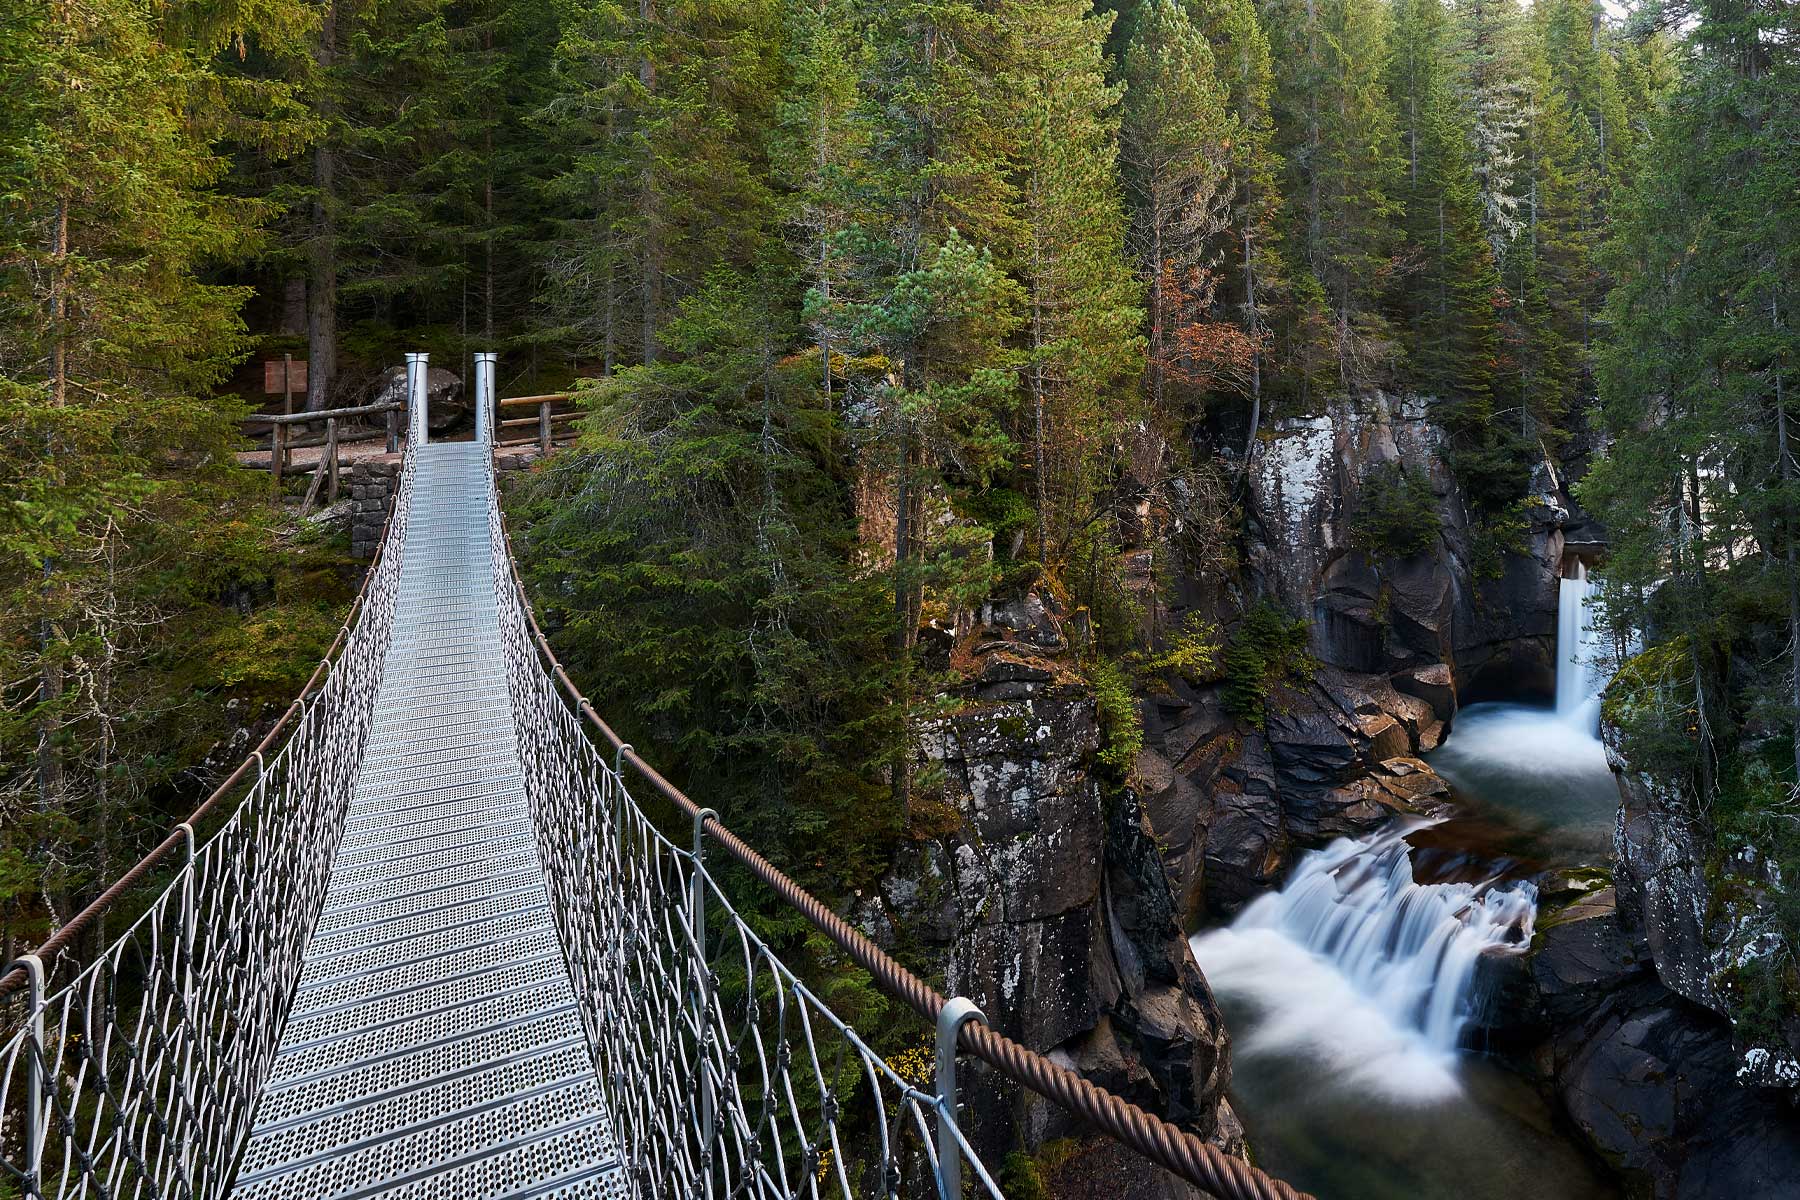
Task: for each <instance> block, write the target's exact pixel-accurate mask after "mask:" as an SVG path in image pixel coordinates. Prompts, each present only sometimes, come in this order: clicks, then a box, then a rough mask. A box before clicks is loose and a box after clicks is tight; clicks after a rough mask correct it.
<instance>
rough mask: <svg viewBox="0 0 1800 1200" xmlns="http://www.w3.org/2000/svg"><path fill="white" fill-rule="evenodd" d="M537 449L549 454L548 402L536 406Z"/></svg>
mask: <svg viewBox="0 0 1800 1200" xmlns="http://www.w3.org/2000/svg"><path fill="white" fill-rule="evenodd" d="M538 449H539V450H541V451H543V452H544V453H545V454H548V453H550V402H549V401H548V400H546V401H544V402H543V403H542V404H540V405H538Z"/></svg>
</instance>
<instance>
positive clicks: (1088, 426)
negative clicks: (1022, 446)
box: [1001, 0, 1142, 566]
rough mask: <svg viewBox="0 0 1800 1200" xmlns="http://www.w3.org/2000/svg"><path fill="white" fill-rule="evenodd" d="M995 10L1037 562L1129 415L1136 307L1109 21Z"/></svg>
mask: <svg viewBox="0 0 1800 1200" xmlns="http://www.w3.org/2000/svg"><path fill="white" fill-rule="evenodd" d="M1001 19H1002V21H1003V23H1004V25H1005V27H1006V28H1007V30H1008V31H1009V33H1010V35H1011V42H1010V44H1009V45H1008V46H1007V47H1006V50H1007V58H1008V63H1007V72H1006V75H1007V77H1006V79H1005V82H1004V87H1005V89H1006V91H1007V92H1008V93H1009V94H1010V95H1012V96H1015V97H1016V103H1017V104H1018V106H1019V112H1020V118H1021V119H1020V122H1019V128H1020V138H1019V144H1018V147H1017V149H1016V150H1015V151H1014V154H1013V160H1014V176H1015V179H1016V180H1017V183H1018V190H1019V215H1018V219H1017V227H1018V229H1019V231H1020V234H1021V236H1022V239H1023V244H1022V245H1021V247H1020V249H1019V252H1018V254H1017V259H1018V262H1019V264H1020V266H1019V273H1020V282H1021V283H1022V284H1023V286H1024V289H1025V296H1026V302H1027V304H1028V306H1029V315H1028V318H1027V323H1026V326H1025V330H1024V334H1025V346H1026V359H1025V363H1024V367H1025V379H1026V392H1027V403H1028V404H1029V406H1030V413H1029V417H1028V428H1027V435H1026V439H1025V440H1027V441H1028V442H1029V444H1030V446H1031V470H1030V477H1031V481H1032V486H1031V491H1032V495H1033V502H1034V507H1035V509H1036V515H1037V531H1036V532H1037V537H1036V552H1037V557H1038V560H1039V562H1040V563H1043V564H1045V565H1046V566H1048V565H1050V563H1051V560H1052V558H1053V556H1054V557H1060V554H1061V550H1060V547H1062V546H1063V545H1064V544H1065V542H1066V539H1067V538H1068V537H1069V536H1070V535H1071V534H1072V533H1074V532H1075V531H1077V530H1078V529H1080V528H1081V527H1082V526H1083V525H1085V524H1086V523H1087V522H1088V521H1089V519H1090V514H1089V509H1090V508H1091V507H1092V506H1093V504H1094V502H1095V500H1094V497H1095V493H1096V490H1097V487H1098V486H1099V485H1100V484H1101V482H1102V481H1106V480H1108V479H1109V477H1110V476H1111V475H1112V473H1113V472H1112V471H1111V470H1110V469H1109V464H1108V462H1107V459H1108V455H1107V448H1108V447H1109V446H1112V445H1116V444H1117V434H1118V432H1119V430H1120V429H1122V428H1124V427H1126V426H1127V425H1128V424H1129V423H1130V422H1131V420H1132V417H1133V415H1134V414H1133V406H1132V405H1130V404H1129V403H1128V397H1129V396H1130V395H1131V393H1132V392H1133V391H1135V387H1134V386H1133V385H1135V383H1136V376H1137V374H1138V372H1139V369H1140V367H1141V364H1142V357H1141V355H1142V346H1141V342H1140V337H1139V334H1138V328H1137V327H1138V322H1139V320H1140V319H1141V316H1142V312H1141V310H1140V309H1139V308H1138V307H1137V295H1136V286H1135V283H1134V281H1133V278H1132V274H1131V270H1130V268H1129V266H1128V265H1127V263H1126V260H1125V249H1124V232H1125V215H1124V211H1123V209H1124V206H1123V204H1122V201H1121V197H1120V194H1119V188H1118V183H1117V178H1118V177H1117V175H1116V173H1115V172H1116V165H1117V138H1118V123H1119V117H1118V112H1117V106H1118V99H1119V89H1117V88H1115V87H1111V86H1108V84H1107V82H1106V70H1105V60H1104V44H1105V40H1106V32H1107V29H1108V27H1109V26H1110V25H1111V23H1112V22H1111V18H1110V17H1096V16H1093V15H1091V5H1090V3H1089V2H1088V0H1058V2H1055V3H1042V2H1038V0H1032V2H1029V3H1028V2H1024V0H1019V2H1016V3H1012V4H1009V5H1007V6H1006V7H1005V8H1003V10H1002V14H1001ZM1052 537H1054V539H1055V543H1054V544H1055V546H1056V547H1058V549H1057V550H1055V551H1053V543H1052Z"/></svg>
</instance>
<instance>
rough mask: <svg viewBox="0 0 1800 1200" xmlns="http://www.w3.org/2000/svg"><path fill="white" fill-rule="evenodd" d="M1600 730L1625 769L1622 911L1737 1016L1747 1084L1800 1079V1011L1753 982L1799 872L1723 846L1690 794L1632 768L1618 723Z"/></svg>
mask: <svg viewBox="0 0 1800 1200" xmlns="http://www.w3.org/2000/svg"><path fill="white" fill-rule="evenodd" d="M1602 732H1603V734H1604V735H1605V738H1606V743H1607V755H1608V757H1609V759H1610V760H1611V761H1612V764H1613V768H1614V770H1615V772H1617V774H1618V776H1619V790H1620V803H1619V820H1618V826H1617V828H1616V829H1615V830H1614V832H1613V856H1614V861H1615V865H1616V870H1617V876H1618V885H1619V912H1620V915H1621V917H1622V918H1623V919H1624V921H1625V922H1626V924H1627V925H1628V927H1629V928H1631V929H1632V930H1633V931H1634V933H1635V934H1636V935H1637V936H1638V937H1640V938H1641V939H1642V941H1643V942H1644V945H1645V947H1646V950H1647V952H1648V954H1649V957H1650V960H1651V962H1652V963H1653V964H1654V966H1655V968H1656V975H1657V977H1658V979H1659V980H1660V981H1661V982H1662V984H1663V985H1664V986H1665V987H1667V988H1668V989H1669V990H1670V991H1671V992H1674V993H1675V994H1676V995H1678V996H1681V997H1682V998H1683V999H1686V1000H1688V1001H1691V1002H1692V1003H1694V1004H1696V1005H1699V1006H1701V1007H1703V1008H1706V1009H1708V1010H1710V1011H1711V1012H1713V1013H1715V1014H1717V1015H1718V1016H1720V1017H1722V1018H1724V1019H1725V1020H1726V1021H1728V1022H1729V1023H1730V1024H1731V1027H1732V1030H1733V1034H1734V1038H1733V1040H1734V1043H1735V1054H1734V1055H1733V1062H1734V1066H1733V1071H1732V1073H1733V1075H1734V1076H1735V1077H1736V1078H1737V1079H1738V1080H1739V1081H1740V1082H1742V1083H1743V1084H1744V1085H1745V1086H1747V1087H1772V1088H1784V1089H1789V1090H1796V1089H1800V1010H1797V1009H1796V1008H1795V1007H1794V1006H1793V1005H1792V1004H1791V1003H1784V1004H1781V1005H1780V1006H1779V1010H1778V1011H1776V1012H1774V1013H1769V1012H1760V1011H1759V1012H1754V1013H1753V1012H1752V1011H1751V1010H1752V1008H1753V1007H1756V1006H1755V1004H1754V1002H1753V1000H1752V997H1751V996H1750V995H1749V994H1747V993H1748V990H1749V989H1747V987H1746V984H1747V982H1748V981H1750V980H1752V979H1754V978H1755V977H1756V976H1757V975H1758V974H1759V972H1761V971H1762V970H1765V969H1774V968H1775V965H1776V958H1777V956H1778V955H1780V954H1781V953H1782V951H1783V936H1782V933H1781V932H1780V930H1779V928H1778V922H1779V920H1780V918H1779V916H1778V915H1777V908H1778V906H1782V905H1784V904H1785V905H1789V906H1791V905H1792V904H1793V903H1794V901H1793V898H1792V897H1791V895H1790V893H1789V889H1790V888H1791V887H1792V886H1793V881H1792V880H1784V879H1782V878H1781V871H1780V869H1779V868H1778V867H1777V866H1776V864H1775V863H1773V862H1771V861H1770V860H1769V859H1768V858H1766V857H1764V856H1763V855H1762V854H1760V853H1759V852H1758V851H1757V849H1756V848H1755V847H1754V846H1751V845H1749V844H1747V843H1746V844H1742V845H1738V846H1736V847H1735V848H1732V849H1729V850H1727V849H1722V848H1721V847H1720V846H1719V842H1718V839H1717V838H1716V837H1715V836H1714V831H1713V830H1712V829H1711V828H1710V827H1709V825H1708V822H1707V821H1706V818H1705V815H1704V814H1703V813H1701V812H1700V811H1699V810H1698V807H1697V806H1696V805H1695V803H1694V801H1693V798H1692V797H1691V796H1688V795H1687V794H1685V792H1683V790H1682V789H1680V788H1677V787H1673V786H1671V785H1669V784H1668V783H1666V782H1664V781H1661V780H1658V779H1656V778H1654V777H1652V776H1651V775H1650V774H1648V773H1646V772H1644V771H1640V770H1636V769H1634V768H1633V766H1632V764H1630V763H1629V762H1627V761H1626V759H1625V757H1624V755H1623V753H1622V750H1621V746H1620V740H1621V739H1620V737H1619V734H1618V730H1617V729H1616V728H1615V727H1613V726H1612V725H1611V724H1610V722H1609V723H1607V724H1606V725H1605V726H1604V727H1603V731H1602Z"/></svg>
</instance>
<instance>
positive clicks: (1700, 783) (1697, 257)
mask: <svg viewBox="0 0 1800 1200" xmlns="http://www.w3.org/2000/svg"><path fill="white" fill-rule="evenodd" d="M1698 17H1699V20H1698V24H1697V26H1696V28H1695V30H1694V32H1693V35H1692V43H1693V45H1694V47H1695V51H1696V54H1695V59H1694V62H1693V63H1692V65H1691V66H1690V68H1689V71H1688V74H1687V75H1686V77H1685V79H1684V80H1683V82H1682V85H1681V86H1680V88H1679V89H1678V90H1677V92H1676V93H1675V95H1674V97H1673V99H1672V101H1671V103H1670V106H1669V109H1668V111H1667V113H1666V115H1664V116H1663V117H1662V118H1661V119H1660V120H1658V121H1656V122H1654V123H1653V124H1652V130H1653V136H1652V141H1651V143H1650V146H1649V148H1648V151H1647V153H1646V155H1645V157H1644V159H1643V162H1642V166H1641V169H1639V170H1638V171H1637V172H1635V175H1634V179H1633V181H1632V184H1631V186H1630V188H1629V189H1628V190H1627V191H1626V193H1625V199H1624V200H1623V202H1622V211H1621V213H1620V215H1619V221H1618V231H1617V235H1616V238H1615V243H1614V247H1613V249H1612V253H1611V255H1610V263H1611V266H1612V268H1613V270H1614V272H1615V273H1616V275H1617V277H1618V280H1619V282H1618V286H1617V287H1616V289H1615V290H1614V292H1613V294H1612V296H1611V297H1610V298H1609V301H1608V309H1607V314H1608V318H1609V325H1610V326H1611V329H1612V331H1613V332H1612V336H1611V337H1610V339H1609V340H1608V343H1607V345H1606V347H1605V352H1604V354H1603V356H1602V358H1601V360H1600V382H1601V397H1602V401H1603V409H1602V419H1603V421H1604V423H1605V426H1606V428H1607V429H1608V430H1609V431H1611V432H1612V433H1613V434H1614V435H1615V437H1616V440H1615V441H1614V442H1613V444H1612V446H1611V447H1610V449H1609V451H1608V453H1607V454H1606V455H1605V457H1604V458H1602V459H1601V460H1600V461H1599V462H1597V463H1596V464H1595V466H1594V468H1593V471H1592V474H1591V476H1590V478H1589V480H1588V481H1587V482H1586V483H1585V484H1584V486H1583V488H1582V496H1583V498H1584V499H1585V500H1587V501H1588V502H1589V503H1590V504H1591V505H1592V506H1593V507H1594V508H1595V509H1596V511H1597V512H1598V513H1599V515H1600V516H1601V517H1602V519H1604V520H1606V521H1608V522H1609V524H1610V525H1611V526H1612V527H1613V529H1614V552H1613V557H1612V559H1611V560H1610V562H1609V565H1608V570H1607V580H1608V584H1609V587H1608V590H1607V597H1608V601H1609V610H1610V613H1611V616H1612V619H1613V621H1614V623H1615V625H1616V626H1617V627H1619V628H1621V629H1623V630H1625V631H1635V632H1639V633H1653V634H1654V636H1655V637H1656V639H1657V640H1658V642H1659V644H1660V648H1659V649H1657V650H1655V652H1654V653H1653V655H1652V656H1651V658H1652V659H1653V664H1652V665H1653V666H1654V669H1652V665H1640V668H1639V669H1638V670H1637V671H1635V672H1634V674H1633V678H1632V679H1631V680H1630V682H1629V684H1628V685H1627V686H1628V689H1629V691H1630V696H1629V697H1628V703H1627V705H1626V706H1625V707H1623V708H1622V710H1621V711H1622V712H1624V714H1625V725H1626V730H1627V735H1628V737H1630V738H1631V739H1633V741H1632V743H1631V747H1632V749H1633V750H1634V751H1635V753H1636V757H1634V760H1633V761H1634V762H1637V761H1640V760H1641V761H1642V762H1644V763H1645V764H1646V768H1647V769H1653V770H1657V771H1660V772H1663V773H1665V774H1668V775H1671V776H1673V777H1675V778H1677V779H1685V780H1689V781H1691V782H1692V784H1693V785H1694V787H1695V788H1696V789H1697V791H1698V793H1699V794H1700V795H1701V796H1702V797H1703V798H1704V799H1705V800H1706V801H1708V802H1710V801H1711V800H1712V799H1713V798H1714V797H1715V796H1716V795H1717V794H1718V792H1719V790H1720V789H1721V788H1723V787H1726V786H1728V785H1729V786H1733V787H1742V786H1745V785H1746V782H1745V778H1744V777H1743V775H1742V772H1744V771H1745V770H1748V769H1750V768H1749V763H1750V761H1751V759H1750V758H1747V757H1746V756H1745V751H1746V750H1747V749H1748V747H1747V746H1745V745H1744V744H1742V743H1741V742H1740V737H1741V734H1742V727H1743V726H1744V725H1746V724H1748V725H1751V726H1760V727H1762V728H1764V729H1767V728H1770V727H1783V728H1785V730H1786V731H1787V734H1788V737H1787V738H1786V739H1784V740H1786V741H1787V742H1788V743H1789V745H1790V747H1791V753H1790V755H1789V756H1788V757H1789V758H1790V759H1791V767H1792V770H1793V771H1794V775H1793V776H1790V777H1789V778H1790V779H1800V666H1797V664H1796V660H1795V655H1796V652H1797V647H1800V520H1797V516H1796V514H1800V478H1797V477H1800V471H1796V469H1795V457H1794V455H1795V449H1794V444H1793V438H1794V424H1793V422H1794V417H1795V414H1794V411H1793V404H1794V391H1793V377H1792V376H1793V369H1794V363H1795V361H1796V360H1797V359H1800V329H1797V328H1796V326H1795V323H1794V320H1793V315H1792V314H1793V312H1794V306H1795V304H1796V303H1800V289H1797V288H1796V285H1795V280H1796V278H1800V274H1797V270H1796V269H1797V268H1800V243H1797V242H1796V239H1795V238H1794V236H1793V234H1792V231H1793V230H1794V229H1796V228H1800V194H1797V193H1796V192H1795V189H1794V187H1793V181H1794V179H1795V178H1796V177H1800V176H1797V172H1800V155H1797V154H1796V150H1795V147H1796V145H1797V144H1800V143H1796V141H1795V139H1794V137H1793V134H1794V132H1795V131H1796V130H1797V129H1800V28H1797V27H1796V25H1795V23H1794V21H1793V17H1792V14H1791V13H1785V12H1777V11H1775V10H1772V9H1769V8H1767V7H1765V6H1761V5H1755V4H1743V3H1738V2H1736V0H1718V2H1716V3H1707V4H1704V5H1702V6H1701V7H1700V10H1699V13H1698ZM1743 555H1750V556H1752V557H1754V558H1755V559H1756V560H1758V561H1757V562H1756V564H1755V566H1754V567H1749V566H1746V565H1745V564H1743V563H1741V562H1740V561H1739V559H1740V556H1743ZM1771 577H1773V578H1776V579H1779V580H1780V583H1779V586H1778V588H1776V589H1773V590H1774V591H1775V592H1776V594H1777V595H1778V596H1779V600H1778V601H1777V602H1776V603H1773V604H1771V603H1769V600H1771V599H1774V597H1773V596H1770V595H1769V593H1770V591H1771V589H1770V588H1769V580H1770V579H1771ZM1759 610H1760V611H1761V612H1763V613H1766V614H1768V615H1769V616H1774V615H1775V614H1779V616H1778V617H1777V618H1776V619H1778V620H1781V621H1784V622H1785V624H1786V626H1787V637H1786V639H1784V648H1783V650H1782V651H1781V654H1782V657H1783V659H1784V662H1783V664H1782V666H1781V667H1780V668H1779V671H1778V673H1779V678H1780V684H1781V686H1780V687H1779V688H1774V689H1766V690H1761V691H1760V694H1759V691H1758V689H1755V688H1750V689H1749V690H1748V691H1747V692H1746V689H1745V686H1744V683H1745V681H1744V680H1742V679H1741V678H1738V676H1741V674H1742V673H1743V672H1744V670H1745V666H1744V665H1743V661H1744V660H1743V656H1742V654H1741V652H1738V651H1737V648H1736V647H1735V646H1734V641H1735V640H1736V639H1738V638H1741V637H1742V636H1744V634H1745V628H1744V627H1745V625H1747V624H1749V621H1746V620H1744V619H1742V615H1743V614H1749V613H1756V612H1758V611H1759ZM1734 613H1735V614H1740V615H1739V617H1738V618H1735V619H1734V617H1733V616H1732V615H1731V614H1734ZM1734 692H1735V693H1736V695H1735V696H1734ZM1746 699H1747V700H1748V701H1749V703H1748V704H1747V705H1746V704H1745V700H1746ZM1786 766H1787V764H1784V767H1783V769H1784V771H1785V769H1786ZM1788 786H1790V787H1791V786H1792V784H1791V783H1790V784H1788ZM1753 790H1754V789H1753ZM1754 819H1755V818H1754V815H1752V820H1754ZM1740 832H1752V833H1754V832H1755V830H1749V831H1745V830H1740ZM1767 833H1768V830H1767V829H1766V828H1764V829H1762V834H1763V835H1764V836H1766V835H1767Z"/></svg>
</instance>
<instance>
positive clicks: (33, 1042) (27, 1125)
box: [0, 954, 48, 1200]
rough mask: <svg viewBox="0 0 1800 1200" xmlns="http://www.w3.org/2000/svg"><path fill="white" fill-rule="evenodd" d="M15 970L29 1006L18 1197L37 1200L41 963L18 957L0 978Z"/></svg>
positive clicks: (39, 1188)
mask: <svg viewBox="0 0 1800 1200" xmlns="http://www.w3.org/2000/svg"><path fill="white" fill-rule="evenodd" d="M15 968H17V969H22V970H23V971H24V972H25V988H26V991H25V999H26V1002H27V1003H28V1004H30V1006H31V1016H30V1017H29V1019H28V1024H29V1027H30V1029H31V1033H30V1035H29V1036H30V1045H29V1047H28V1048H27V1049H26V1051H25V1059H26V1061H25V1103H24V1105H23V1106H22V1111H21V1116H22V1117H23V1120H24V1129H23V1130H21V1132H22V1133H23V1134H24V1138H25V1140H24V1143H23V1147H24V1151H25V1153H24V1155H23V1158H24V1164H25V1178H24V1181H23V1185H24V1191H23V1193H22V1194H23V1195H24V1196H26V1197H28V1198H30V1200H37V1198H39V1197H42V1196H43V1194H44V1193H43V1174H44V1135H45V1133H46V1132H47V1127H46V1126H45V1124H44V1057H45V1055H46V1054H47V1053H48V1048H47V1047H46V1046H45V1045H44V960H43V959H41V958H39V957H38V956H37V955H35V954H21V955H20V956H19V957H18V958H16V959H14V960H13V961H12V962H10V963H8V964H7V965H6V969H5V970H3V971H0V975H8V974H11V973H12V971H13V970H14V969H15Z"/></svg>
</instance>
